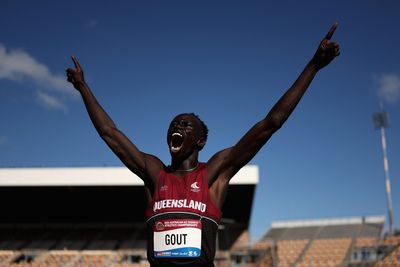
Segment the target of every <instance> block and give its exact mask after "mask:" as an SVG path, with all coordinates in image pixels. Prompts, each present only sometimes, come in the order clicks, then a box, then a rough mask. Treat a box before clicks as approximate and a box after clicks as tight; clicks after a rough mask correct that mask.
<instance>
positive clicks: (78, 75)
mask: <svg viewBox="0 0 400 267" xmlns="http://www.w3.org/2000/svg"><path fill="white" fill-rule="evenodd" d="M71 59H72V61H73V62H74V65H75V68H68V69H67V70H66V72H67V81H69V82H70V83H72V84H73V85H74V87H75V88H76V89H78V86H79V84H82V83H83V82H84V81H85V79H84V77H83V70H82V68H81V65H80V64H79V62H78V60H77V59H76V58H75V57H74V56H71Z"/></svg>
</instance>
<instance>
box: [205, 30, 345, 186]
mask: <svg viewBox="0 0 400 267" xmlns="http://www.w3.org/2000/svg"><path fill="white" fill-rule="evenodd" d="M336 27H337V23H335V24H333V26H332V27H331V29H330V30H329V32H328V34H327V35H326V36H325V37H324V39H323V40H322V41H321V43H320V45H319V46H318V49H317V51H316V53H315V55H314V56H313V58H312V59H311V60H310V62H309V63H308V64H307V65H306V67H305V68H304V70H303V72H302V73H301V74H300V76H299V77H298V78H297V80H296V81H295V82H294V83H293V85H292V86H291V87H290V88H289V89H288V90H287V91H286V93H285V94H284V95H283V96H282V97H281V98H280V99H279V100H278V102H277V103H276V104H275V105H274V106H273V108H272V109H271V110H270V111H269V112H268V114H267V116H266V117H265V118H264V119H262V120H261V121H259V122H258V123H256V124H255V125H254V126H253V127H252V128H251V129H250V130H249V131H248V132H247V133H246V134H245V135H244V136H243V137H242V138H241V139H240V141H239V142H238V143H237V144H236V145H234V146H233V147H231V148H228V149H225V150H223V151H220V152H218V153H217V154H215V155H214V156H213V157H212V158H211V159H210V161H209V162H208V163H207V169H208V172H209V177H210V184H212V183H213V182H214V181H215V180H216V179H218V180H223V183H227V182H228V181H229V179H230V178H232V176H233V175H234V174H235V173H236V172H237V171H239V170H240V168H242V167H243V166H244V165H246V164H247V163H248V162H249V161H250V160H251V159H252V158H253V157H254V156H255V155H256V153H257V152H258V151H259V150H260V149H261V148H262V146H263V145H264V144H265V143H266V142H267V141H268V140H269V139H270V137H271V136H272V135H273V134H274V133H275V132H276V131H277V130H278V129H279V128H281V126H282V125H283V124H284V123H285V121H286V120H287V118H288V117H289V116H290V114H291V113H292V111H293V110H294V109H295V107H296V106H297V104H298V103H299V101H300V99H301V98H302V96H303V94H304V93H305V91H306V90H307V88H308V86H309V85H310V83H311V81H312V80H313V78H314V77H315V75H316V74H317V72H318V71H319V70H320V69H322V68H323V67H325V66H326V65H328V64H329V63H330V62H331V61H332V60H333V59H334V58H335V57H336V56H338V55H339V44H338V43H336V42H331V37H332V35H333V33H334V32H335V30H336Z"/></svg>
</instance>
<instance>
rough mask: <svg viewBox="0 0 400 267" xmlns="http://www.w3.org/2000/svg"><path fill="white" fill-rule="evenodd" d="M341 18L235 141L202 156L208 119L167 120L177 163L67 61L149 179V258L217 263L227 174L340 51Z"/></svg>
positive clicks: (122, 154) (103, 128)
mask: <svg viewBox="0 0 400 267" xmlns="http://www.w3.org/2000/svg"><path fill="white" fill-rule="evenodd" d="M336 27H337V23H335V24H334V25H333V26H332V27H331V29H330V30H329V32H328V34H327V35H326V36H325V38H324V39H323V40H322V41H321V43H320V45H319V46H318V49H317V51H316V53H315V55H314V56H313V57H312V59H311V60H310V62H308V64H307V65H306V67H305V68H304V70H303V72H302V73H301V74H300V76H299V77H298V78H297V80H296V81H295V82H294V83H293V85H292V86H291V87H290V88H289V89H288V90H287V91H286V93H285V94H284V95H283V96H282V97H281V98H280V99H279V101H278V102H277V103H276V104H275V105H274V106H273V108H272V109H271V110H270V111H269V113H268V114H267V116H266V117H265V118H263V119H262V120H261V121H259V122H258V123H256V124H255V125H254V126H253V127H252V128H251V129H250V130H249V131H248V132H247V133H246V134H245V135H244V136H243V137H242V138H241V139H240V140H239V142H238V143H236V144H235V145H234V146H232V147H230V148H227V149H224V150H222V151H219V152H218V153H216V154H215V155H214V156H213V157H212V158H211V159H210V160H209V161H207V162H206V163H200V162H199V161H198V154H199V151H200V150H201V149H202V148H203V147H204V145H205V143H206V141H207V134H208V129H207V126H206V125H205V124H204V123H203V122H202V121H201V120H200V119H199V118H198V117H197V115H195V114H193V113H184V114H180V115H178V116H176V117H175V118H174V119H173V120H172V122H171V124H170V125H169V128H168V133H167V142H168V146H169V151H170V154H171V164H170V165H169V166H166V165H164V163H162V162H161V160H160V159H158V158H157V157H155V156H153V155H150V154H147V153H144V152H142V151H141V150H139V149H138V148H137V147H136V146H135V145H134V144H133V143H132V142H131V141H130V140H129V139H128V138H127V137H126V136H125V135H124V134H123V133H122V132H121V131H120V130H119V129H118V128H117V126H116V125H115V124H114V122H113V121H112V120H111V118H110V117H109V116H108V115H107V113H106V112H105V111H104V110H103V108H102V107H101V106H100V104H99V103H98V102H97V100H96V98H95V97H94V95H93V94H92V92H91V90H90V89H89V86H88V85H87V84H86V82H85V80H84V76H83V71H82V68H81V66H80V65H79V63H78V60H77V59H76V58H75V57H73V56H72V60H73V62H74V65H75V68H69V69H67V71H66V72H67V77H68V81H69V82H71V83H72V84H73V85H74V87H75V88H76V89H77V90H78V91H79V92H80V93H81V95H82V98H83V101H84V103H85V106H86V109H87V112H88V113H89V116H90V119H91V120H92V122H93V124H94V126H95V128H96V130H97V132H98V133H99V135H100V137H101V138H102V139H103V140H104V141H105V142H106V144H107V145H108V146H109V147H110V148H111V150H112V151H113V152H114V153H115V154H116V155H117V156H118V157H119V158H120V160H121V161H122V162H123V163H124V164H125V165H126V167H128V168H129V169H130V170H131V171H132V172H133V173H135V174H136V175H137V176H139V177H140V178H141V179H142V180H143V181H144V184H145V190H146V195H147V198H148V208H147V211H146V215H147V217H148V221H147V233H148V245H147V255H148V260H149V262H150V264H151V266H214V264H213V259H214V255H215V245H216V235H217V230H218V223H219V221H220V219H221V211H220V210H221V208H222V206H223V204H224V200H225V195H226V193H227V189H228V184H229V180H230V179H231V178H232V177H233V176H234V175H235V174H236V173H237V172H238V171H239V170H240V169H241V168H242V167H243V166H245V165H246V164H247V163H248V162H249V161H250V160H251V159H252V158H253V157H254V156H255V155H256V154H257V152H258V151H259V150H260V149H261V148H262V147H263V145H264V144H265V143H266V142H267V141H268V140H269V139H270V137H271V136H272V135H273V134H274V133H275V132H276V131H277V130H278V129H279V128H280V127H281V126H282V125H283V123H284V122H285V121H286V119H287V118H288V117H289V115H290V114H291V113H292V111H293V110H294V108H295V107H296V105H297V104H298V102H299V101H300V99H301V97H302V96H303V94H304V93H305V91H306V90H307V88H308V86H309V85H310V83H311V81H312V80H313V78H314V76H315V75H316V74H317V72H318V71H319V70H320V69H322V68H323V67H325V66H326V65H328V64H329V63H330V62H331V61H332V60H333V59H334V58H335V57H336V56H338V55H339V44H338V43H336V42H331V41H330V39H331V37H332V35H333V33H334V32H335V30H336Z"/></svg>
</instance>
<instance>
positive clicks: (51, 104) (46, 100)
mask: <svg viewBox="0 0 400 267" xmlns="http://www.w3.org/2000/svg"><path fill="white" fill-rule="evenodd" d="M37 99H38V101H39V103H40V104H41V105H43V106H45V107H47V108H52V109H60V110H63V111H65V112H67V111H68V109H67V107H66V106H65V105H64V104H63V103H62V102H61V101H60V100H59V99H57V98H56V97H54V96H51V95H49V94H47V93H45V92H43V91H38V92H37Z"/></svg>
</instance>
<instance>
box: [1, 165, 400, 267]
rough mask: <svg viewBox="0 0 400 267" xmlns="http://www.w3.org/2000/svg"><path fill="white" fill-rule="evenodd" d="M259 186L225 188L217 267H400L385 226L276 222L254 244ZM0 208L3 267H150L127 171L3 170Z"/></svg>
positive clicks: (246, 181) (250, 178) (248, 172)
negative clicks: (253, 223) (251, 232)
mask: <svg viewBox="0 0 400 267" xmlns="http://www.w3.org/2000/svg"><path fill="white" fill-rule="evenodd" d="M258 177H259V174H258V168H257V166H252V165H248V166H246V167H245V168H243V169H242V170H241V171H240V172H239V173H238V174H237V175H236V176H235V177H234V178H233V179H232V181H231V184H230V187H229V192H228V195H227V199H226V204H225V206H224V208H223V210H222V211H223V218H222V221H221V225H220V228H219V231H218V242H217V255H216V258H215V265H216V266H217V267H230V266H232V267H241V266H246V267H286V266H288V267H289V266H299V267H302V266H307V267H319V266H321V267H325V266H327V267H331V266H350V267H361V266H375V267H391V266H398V267H399V266H400V233H395V235H390V236H387V235H385V233H384V225H385V217H384V216H367V217H351V218H331V219H319V220H302V221H278V222H274V223H272V225H271V227H270V229H269V230H268V231H267V232H266V234H265V235H264V236H263V237H262V238H261V239H260V240H258V241H257V242H255V243H254V244H252V243H251V242H250V239H249V231H248V228H249V224H250V217H251V210H252V203H253V198H254V193H255V189H256V186H257V183H258ZM0 203H1V204H2V205H1V209H0V267H6V266H7V267H8V266H11V267H72V266H74V267H97V266H111V267H145V266H146V267H147V266H148V263H147V259H146V224H145V221H146V218H145V215H144V211H145V206H146V197H145V192H144V188H143V182H142V181H141V180H140V179H139V178H138V177H136V176H135V175H134V174H132V173H131V172H130V171H129V170H127V169H126V168H122V167H104V168H2V169H1V168H0ZM396 234H397V235H396Z"/></svg>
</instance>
